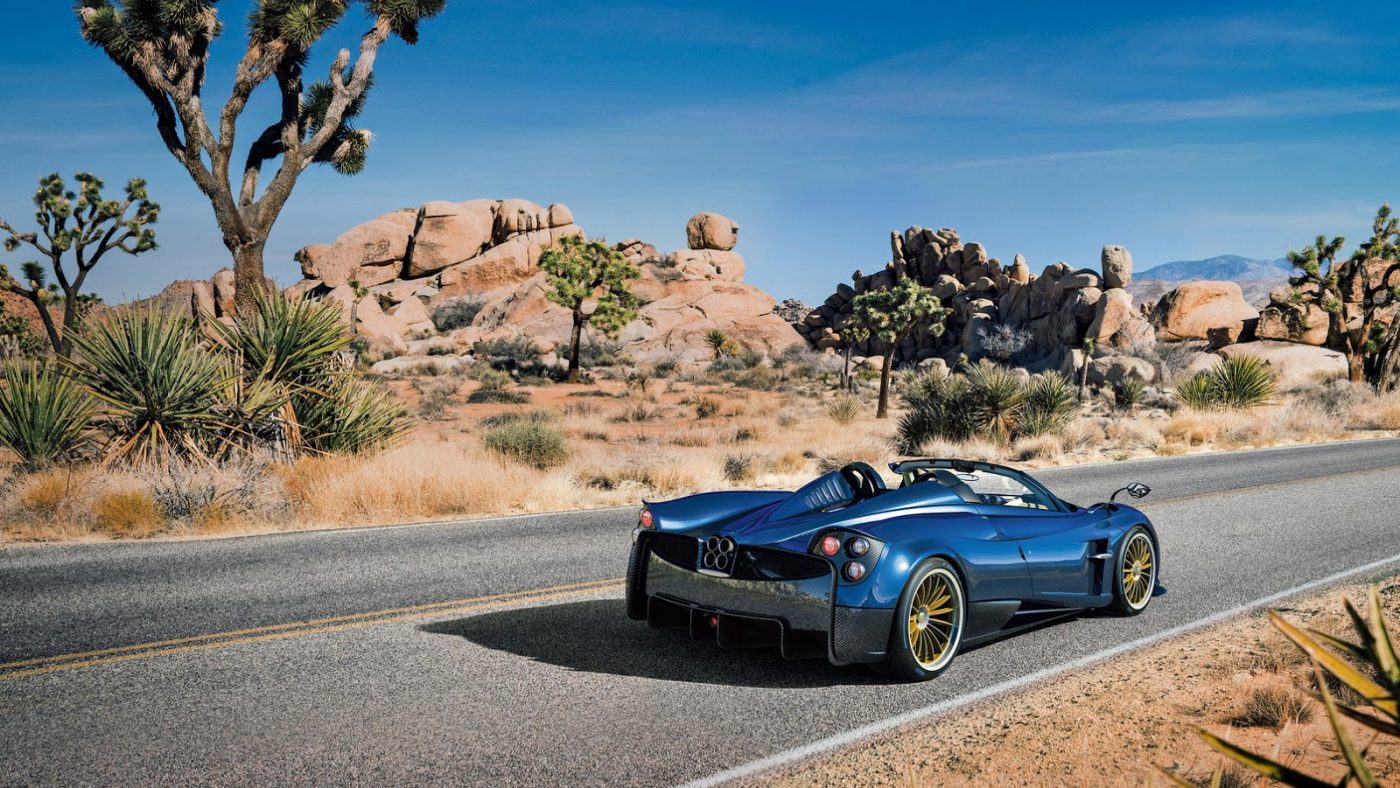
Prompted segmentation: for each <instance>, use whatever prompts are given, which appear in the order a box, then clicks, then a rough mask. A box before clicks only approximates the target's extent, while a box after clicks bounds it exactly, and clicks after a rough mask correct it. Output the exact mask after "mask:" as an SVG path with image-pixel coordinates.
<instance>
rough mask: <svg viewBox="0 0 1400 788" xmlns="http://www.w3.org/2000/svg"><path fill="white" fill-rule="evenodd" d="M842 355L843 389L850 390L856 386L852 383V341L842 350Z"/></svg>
mask: <svg viewBox="0 0 1400 788" xmlns="http://www.w3.org/2000/svg"><path fill="white" fill-rule="evenodd" d="M841 356H842V363H841V390H842V391H850V390H851V389H852V388H854V387H853V386H852V385H851V343H849V342H847V343H846V347H845V350H843V351H842V354H841Z"/></svg>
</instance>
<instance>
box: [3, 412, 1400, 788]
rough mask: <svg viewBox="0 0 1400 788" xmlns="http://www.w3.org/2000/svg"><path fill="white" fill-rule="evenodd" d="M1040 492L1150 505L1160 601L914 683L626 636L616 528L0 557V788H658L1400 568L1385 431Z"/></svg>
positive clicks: (511, 523) (611, 516)
mask: <svg viewBox="0 0 1400 788" xmlns="http://www.w3.org/2000/svg"><path fill="white" fill-rule="evenodd" d="M1040 476H1041V477H1042V478H1043V479H1044V480H1045V481H1046V482H1047V483H1048V484H1049V486H1050V487H1051V488H1052V489H1054V490H1056V491H1057V492H1059V493H1060V494H1061V495H1062V496H1064V497H1065V498H1067V499H1068V500H1072V501H1076V502H1081V503H1087V502H1092V501H1095V500H1101V499H1103V498H1104V497H1106V496H1107V494H1108V493H1109V492H1111V491H1112V490H1113V489H1114V488H1116V487H1118V486H1121V485H1122V484H1125V483H1127V482H1128V481H1134V480H1138V481H1143V482H1146V483H1147V484H1149V485H1151V486H1152V487H1153V493H1152V495H1151V496H1150V497H1148V498H1147V499H1146V500H1145V501H1143V502H1142V504H1143V508H1144V509H1145V510H1146V511H1147V512H1148V513H1149V515H1150V516H1151V517H1152V518H1153V521H1154V522H1155V523H1156V524H1157V526H1158V529H1159V531H1160V534H1161V540H1162V553H1163V562H1164V566H1163V575H1162V582H1163V585H1164V586H1165V588H1166V593H1165V594H1163V595H1161V596H1158V597H1157V598H1156V599H1155V600H1154V601H1153V604H1152V605H1151V607H1150V608H1149V609H1148V611H1147V612H1146V613H1145V614H1143V615H1141V616H1139V617H1137V618H1132V619H1116V618H1108V617H1098V616H1089V617H1083V618H1078V619H1074V620H1071V621H1067V622H1064V623H1060V624H1056V625H1053V626H1049V627H1046V628H1043V629H1039V630H1036V631H1033V632H1030V633H1028V634H1024V635H1020V636H1017V637H1013V638H1009V639H1006V640H1003V641H1000V642H997V643H994V644H992V645H989V646H986V647H983V648H979V649H976V650H974V651H970V652H968V653H965V654H963V655H961V656H959V658H958V659H957V660H956V661H955V663H954V664H953V666H952V667H951V668H950V669H949V671H948V672H947V673H946V674H944V676H942V677H941V678H939V679H938V680H936V681H933V682H929V683H926V684H918V685H910V684H898V683H891V682H890V681H889V680H888V679H885V678H883V677H880V676H878V675H876V674H874V673H872V672H870V671H868V670H866V669H864V668H862V667H852V668H834V667H831V666H829V665H827V664H826V663H824V662H821V661H815V662H799V663H789V662H784V661H783V660H782V659H781V658H780V657H778V656H777V655H776V653H769V652H766V651H720V650H718V649H716V648H714V647H712V646H710V645H707V644H696V643H692V642H690V641H689V640H688V638H686V637H685V636H684V635H682V634H681V633H675V632H662V631H648V630H647V629H646V628H645V626H644V625H642V624H638V623H636V622H633V621H629V620H628V619H627V618H626V617H625V616H624V614H623V610H622V601H621V580H620V578H621V576H622V573H623V570H624V568H625V565H626V557H627V556H626V554H627V548H628V542H629V531H630V529H631V527H632V524H633V522H634V519H635V513H634V511H632V510H616V509H614V510H604V511H594V512H575V513H564V514H554V515H538V516H529V517H515V518H501V519H494V520H482V521H473V522H462V523H444V524H439V525H426V526H406V527H393V528H374V529H358V530H342V531H325V532H303V533H291V534H276V535H268V536H258V537H245V538H237V539H218V540H200V541H170V542H154V543H114V544H89V545H73V546H67V547H52V546H16V547H11V548H6V549H0V633H2V634H0V663H3V664H0V763H4V764H5V768H4V769H3V770H0V783H4V784H31V785H32V784H74V783H99V784H100V783H122V784H133V783H141V784H148V783H177V782H178V783H182V784H187V783H217V784H258V785H267V784H289V783H307V782H312V783H322V784H324V783H336V784H345V783H349V784H384V783H394V784H416V783H446V782H451V783H490V784H499V783H507V782H508V783H517V784H540V783H567V784H575V785H578V784H603V783H607V784H637V785H670V784H676V783H683V782H686V781H691V780H699V779H704V778H707V777H710V776H713V775H716V774H719V773H723V772H725V771H726V770H729V769H734V768H737V767H743V766H744V765H745V764H750V763H752V762H755V761H760V760H761V759H773V758H774V757H775V756H777V757H781V754H782V753H785V752H790V751H792V750H793V749H794V748H802V747H804V746H806V745H809V744H811V743H812V742H816V741H819V740H823V739H827V738H828V737H839V736H841V735H843V734H846V733H847V732H850V731H853V730H858V729H863V728H865V727H866V726H879V725H880V724H881V721H882V720H888V719H890V718H892V717H896V716H898V715H901V714H913V713H919V710H921V709H924V710H926V709H929V708H930V707H934V708H946V707H948V706H949V705H952V704H956V703H958V702H960V700H961V699H966V698H970V697H976V696H977V694H978V693H985V692H986V691H988V688H993V689H995V688H999V687H1005V686H1008V685H1009V684H1014V683H1015V682H1016V681H1018V680H1019V679H1021V678H1022V677H1026V676H1030V675H1032V674H1035V673H1037V672H1038V671H1039V672H1044V671H1046V670H1047V669H1053V668H1055V667H1056V666H1062V665H1067V664H1072V663H1074V661H1075V660H1081V659H1084V658H1086V657H1092V656H1093V655H1095V654H1099V653H1102V652H1103V651H1104V650H1105V649H1109V648H1112V647H1114V646H1118V645H1121V644H1131V643H1134V642H1136V641H1139V640H1141V639H1144V638H1149V637H1152V636H1154V635H1156V634H1159V633H1162V632H1167V631H1170V630H1172V629H1173V628H1177V627H1183V626H1187V625H1191V624H1192V623H1193V622H1198V621H1200V620H1202V619H1203V618H1205V617H1208V616H1211V615H1214V614H1217V613H1218V612H1219V611H1223V610H1228V609H1231V608H1234V607H1236V606H1239V605H1243V604H1248V603H1251V602H1256V601H1258V600H1260V599H1262V598H1265V597H1269V596H1270V595H1274V594H1279V593H1281V592H1287V591H1289V590H1290V589H1295V588H1298V587H1299V586H1302V585H1304V584H1307V583H1311V582H1316V581H1318V580H1320V579H1324V578H1329V577H1334V576H1337V575H1338V574H1339V573H1344V572H1348V571H1352V570H1356V568H1357V567H1364V569H1363V570H1362V571H1360V572H1359V573H1355V574H1353V575H1351V577H1352V578H1353V579H1364V578H1365V577H1367V576H1379V575H1381V574H1384V573H1386V572H1387V571H1390V572H1394V571H1397V570H1400V528H1398V527H1397V516H1396V514H1395V512H1397V511H1400V440H1393V441H1369V442H1357V443H1345V444H1332V445H1324V446H1317V447H1305V448H1289V449H1276V450H1265V451H1257V452H1243V453H1236V454H1222V455H1198V456H1189V457H1177V458H1167V459H1157V460H1148V461H1140V462H1130V463H1110V464H1102V465H1093V466H1082V467H1078V468H1066V469H1059V470H1053V471H1047V472H1044V473H1042V474H1040ZM1392 559H1393V562H1392ZM1334 579H1335V578H1334ZM937 704H942V706H938V705H937Z"/></svg>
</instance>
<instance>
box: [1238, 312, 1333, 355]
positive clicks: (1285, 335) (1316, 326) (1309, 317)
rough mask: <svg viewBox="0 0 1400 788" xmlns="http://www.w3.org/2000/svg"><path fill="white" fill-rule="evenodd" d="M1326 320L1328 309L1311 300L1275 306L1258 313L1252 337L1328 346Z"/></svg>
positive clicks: (1327, 322) (1327, 321) (1327, 319)
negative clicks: (1256, 324) (1257, 322)
mask: <svg viewBox="0 0 1400 788" xmlns="http://www.w3.org/2000/svg"><path fill="white" fill-rule="evenodd" d="M1329 317H1330V316H1329V315H1328V314H1327V310H1325V309H1323V308H1322V307H1320V306H1318V305H1317V304H1315V303H1313V302H1311V301H1305V302H1302V303H1291V302H1289V303H1282V304H1279V303H1274V304H1270V305H1269V306H1267V307H1264V310H1263V311H1262V312H1260V313H1259V324H1258V326H1257V327H1256V328H1255V330H1254V335H1255V336H1257V337H1258V338H1259V339H1271V340H1278V341H1281V342H1298V343H1301V344H1304V345H1318V346H1321V345H1325V344H1327V331H1328V325H1329Z"/></svg>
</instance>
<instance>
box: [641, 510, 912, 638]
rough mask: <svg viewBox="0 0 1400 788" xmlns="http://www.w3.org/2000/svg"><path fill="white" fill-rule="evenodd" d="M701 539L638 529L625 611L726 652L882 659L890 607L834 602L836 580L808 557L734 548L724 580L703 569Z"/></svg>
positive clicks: (826, 566) (819, 561)
mask: <svg viewBox="0 0 1400 788" xmlns="http://www.w3.org/2000/svg"><path fill="white" fill-rule="evenodd" d="M702 549H703V545H702V542H701V541H700V540H698V539H696V538H694V537H689V536H682V535H678V534H664V533H654V532H640V533H638V534H637V541H636V542H635V543H634V544H633V546H632V554H631V557H630V560H629V561H628V573H627V613H628V615H629V616H631V617H632V618H634V619H637V620H645V621H647V622H648V624H650V625H651V626H653V627H660V628H670V629H682V630H686V631H689V632H690V634H691V636H692V637H693V638H695V639H697V640H713V641H715V642H716V643H717V644H718V645H719V646H722V647H727V648H751V647H764V646H771V647H777V648H779V649H781V651H782V654H783V656H784V657H786V658H788V659H805V658H812V657H826V658H827V659H828V660H830V661H831V662H832V663H833V664H837V665H841V664H848V663H852V662H874V661H878V660H880V659H882V658H883V657H884V655H885V647H886V643H887V641H888V638H889V633H890V623H891V621H892V620H893V615H894V610H893V609H892V608H891V609H876V608H861V609H858V608H851V607H843V606H840V605H837V604H836V603H835V597H836V577H835V572H834V570H833V568H832V566H831V564H830V563H828V562H827V561H824V560H822V559H820V558H817V557H815V556H807V555H801V554H793V553H788V552H785V551H778V550H767V549H763V548H754V547H747V546H744V545H739V546H737V549H736V553H737V559H736V564H735V566H734V567H733V569H732V571H731V574H730V575H722V574H719V573H712V572H702V571H700V570H699V568H698V567H699V563H698V561H699V558H700V555H701V551H702Z"/></svg>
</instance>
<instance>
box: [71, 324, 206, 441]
mask: <svg viewBox="0 0 1400 788" xmlns="http://www.w3.org/2000/svg"><path fill="white" fill-rule="evenodd" d="M73 345H74V348H75V349H76V350H77V355H76V358H75V359H74V360H73V361H71V362H69V363H70V370H71V372H72V374H73V376H74V377H75V378H76V379H77V381H78V382H79V383H81V384H82V385H83V386H84V387H85V388H86V389H87V390H88V392H90V393H91V394H92V396H93V397H95V398H96V399H97V400H98V402H99V403H100V404H101V406H102V411H103V413H102V415H103V417H104V418H103V419H101V421H100V422H99V424H100V426H101V427H102V428H103V429H104V430H105V431H106V432H107V434H108V440H107V446H106V449H105V452H106V454H107V456H108V457H109V458H129V459H134V460H143V459H154V458H157V457H162V456H166V455H169V454H172V453H173V454H200V453H203V452H204V451H205V450H206V449H207V448H209V446H210V443H211V441H214V440H216V439H217V437H218V436H219V435H220V434H221V433H225V432H227V431H228V429H229V428H230V426H231V425H230V424H229V423H228V422H227V420H226V418H225V417H224V416H223V415H222V414H220V413H219V411H218V405H219V398H220V394H221V392H222V390H223V389H224V387H225V386H226V385H227V384H228V382H229V376H230V374H231V372H230V368H229V366H228V364H226V363H225V361H224V359H223V358H221V357H220V355H219V354H217V353H211V352H210V351H209V349H208V348H206V347H203V346H201V343H200V341H199V338H198V335H197V333H196V332H195V330H194V325H193V323H192V322H191V321H190V319H189V318H188V317H185V316H184V315H182V314H180V313H178V312H172V311H168V310H163V309H160V308H158V307H155V306H150V307H145V308H132V309H125V310H121V311H119V312H117V313H116V314H114V315H112V316H111V317H110V318H108V319H106V320H103V321H94V322H91V323H89V324H88V325H87V326H86V327H85V328H84V330H83V331H80V332H78V333H76V334H74V336H73Z"/></svg>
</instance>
